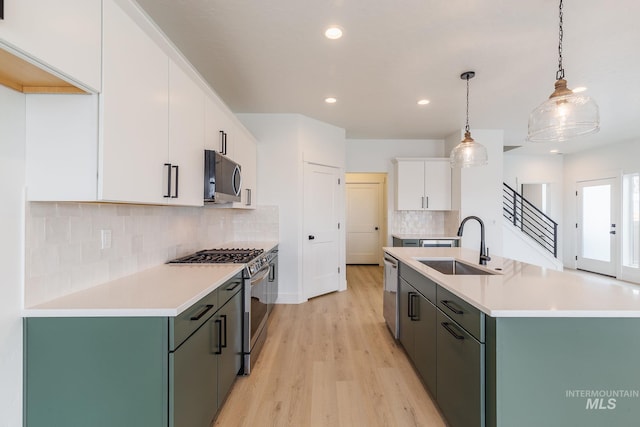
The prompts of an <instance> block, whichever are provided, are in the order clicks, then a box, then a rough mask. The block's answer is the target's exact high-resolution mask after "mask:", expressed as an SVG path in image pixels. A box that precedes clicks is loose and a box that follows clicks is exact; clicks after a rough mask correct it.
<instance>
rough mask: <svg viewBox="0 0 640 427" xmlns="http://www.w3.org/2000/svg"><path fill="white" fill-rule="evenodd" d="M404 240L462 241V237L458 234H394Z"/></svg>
mask: <svg viewBox="0 0 640 427" xmlns="http://www.w3.org/2000/svg"><path fill="white" fill-rule="evenodd" d="M391 237H396V238H398V239H402V240H420V239H422V240H460V239H461V237H460V236H457V235H456V234H424V233H423V234H392V235H391Z"/></svg>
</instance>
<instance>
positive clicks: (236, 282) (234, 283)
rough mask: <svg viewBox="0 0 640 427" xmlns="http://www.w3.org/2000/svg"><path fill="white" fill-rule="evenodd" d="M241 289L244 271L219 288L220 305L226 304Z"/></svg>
mask: <svg viewBox="0 0 640 427" xmlns="http://www.w3.org/2000/svg"><path fill="white" fill-rule="evenodd" d="M240 290H242V273H238V274H237V275H236V276H235V277H234V278H233V279H231V280H229V281H227V282H226V283H225V284H224V285H222V286H220V287H219V288H218V307H222V306H223V305H225V304H226V303H227V301H229V300H230V299H231V298H233V296H234V295H235V294H237V293H238V291H240Z"/></svg>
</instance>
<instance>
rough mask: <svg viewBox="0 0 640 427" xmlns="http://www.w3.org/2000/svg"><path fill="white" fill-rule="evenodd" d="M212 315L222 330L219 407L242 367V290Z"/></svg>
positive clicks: (219, 359) (219, 362) (219, 364)
mask: <svg viewBox="0 0 640 427" xmlns="http://www.w3.org/2000/svg"><path fill="white" fill-rule="evenodd" d="M214 317H216V318H218V319H219V320H220V321H221V322H222V324H221V328H222V331H223V337H222V340H221V342H222V343H223V347H222V350H221V352H220V354H219V355H218V405H217V406H218V409H220V407H221V406H222V404H223V403H224V400H225V399H226V397H227V395H228V394H229V391H230V390H231V386H233V383H234V382H235V380H236V377H237V376H238V373H239V372H240V370H241V369H242V322H241V319H242V292H239V293H237V294H236V295H235V296H234V297H233V298H231V299H230V300H229V302H227V303H226V304H225V305H224V306H223V307H222V308H221V309H220V311H219V312H218V314H217V315H216V316H214ZM180 425H187V424H180Z"/></svg>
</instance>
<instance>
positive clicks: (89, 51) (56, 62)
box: [0, 0, 102, 92]
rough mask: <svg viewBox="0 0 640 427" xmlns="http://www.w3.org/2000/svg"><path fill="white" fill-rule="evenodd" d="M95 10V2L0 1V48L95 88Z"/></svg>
mask: <svg viewBox="0 0 640 427" xmlns="http://www.w3.org/2000/svg"><path fill="white" fill-rule="evenodd" d="M101 8H102V1H101V0H58V1H52V0H12V1H5V2H4V20H0V47H4V48H6V49H8V50H10V51H13V52H14V53H18V54H20V55H22V56H24V57H25V58H27V59H28V60H29V61H30V62H34V63H36V64H38V65H39V66H41V67H43V68H45V69H47V70H48V71H51V72H54V73H55V74H57V75H59V76H60V77H62V78H63V79H65V80H67V81H70V82H73V83H76V84H78V85H80V86H82V87H83V88H84V89H86V90H89V91H92V92H100V90H101V85H100V80H101V76H100V70H101V59H100V54H101V49H100V47H101V40H102V22H101V19H102V9H101Z"/></svg>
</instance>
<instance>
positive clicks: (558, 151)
mask: <svg viewBox="0 0 640 427" xmlns="http://www.w3.org/2000/svg"><path fill="white" fill-rule="evenodd" d="M549 152H550V153H551V154H558V153H560V150H558V149H557V148H554V149H553V150H549Z"/></svg>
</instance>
